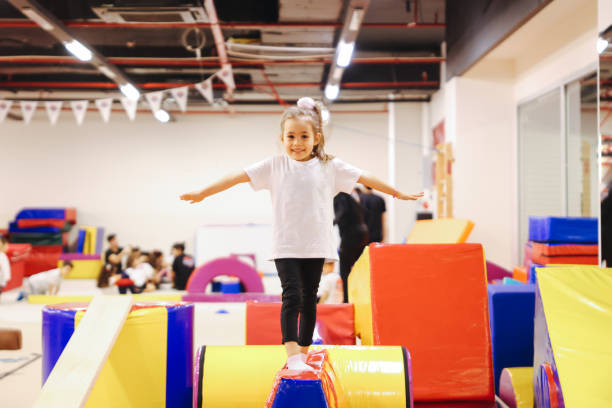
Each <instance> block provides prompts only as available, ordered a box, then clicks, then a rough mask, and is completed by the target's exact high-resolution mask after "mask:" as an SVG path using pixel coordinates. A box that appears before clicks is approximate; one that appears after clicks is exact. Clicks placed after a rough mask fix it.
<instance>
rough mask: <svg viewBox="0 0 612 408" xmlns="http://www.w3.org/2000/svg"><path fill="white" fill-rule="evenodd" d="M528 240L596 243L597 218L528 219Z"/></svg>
mask: <svg viewBox="0 0 612 408" xmlns="http://www.w3.org/2000/svg"><path fill="white" fill-rule="evenodd" d="M529 240H530V241H536V242H573V243H585V244H592V243H597V241H598V234H597V218H582V217H529Z"/></svg>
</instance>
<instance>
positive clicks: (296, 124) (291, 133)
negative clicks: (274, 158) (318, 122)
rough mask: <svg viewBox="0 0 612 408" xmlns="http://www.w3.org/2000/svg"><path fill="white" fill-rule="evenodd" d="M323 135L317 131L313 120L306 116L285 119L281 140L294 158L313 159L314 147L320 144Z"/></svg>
mask: <svg viewBox="0 0 612 408" xmlns="http://www.w3.org/2000/svg"><path fill="white" fill-rule="evenodd" d="M320 138H321V135H320V134H319V133H315V132H314V129H313V126H312V122H311V121H310V120H308V119H306V118H292V119H287V120H286V121H285V125H284V126H283V134H282V135H281V142H282V143H283V148H284V149H285V153H287V155H288V156H289V157H291V158H292V159H293V160H297V161H307V160H310V159H312V155H311V154H312V149H314V147H315V146H316V145H317V144H319V140H320Z"/></svg>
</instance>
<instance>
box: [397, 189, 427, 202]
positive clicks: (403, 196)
mask: <svg viewBox="0 0 612 408" xmlns="http://www.w3.org/2000/svg"><path fill="white" fill-rule="evenodd" d="M423 194H424V193H423V192H422V191H421V192H420V193H416V194H403V193H399V192H398V193H397V196H396V197H397V198H398V199H400V200H418V199H419V198H421V197H423Z"/></svg>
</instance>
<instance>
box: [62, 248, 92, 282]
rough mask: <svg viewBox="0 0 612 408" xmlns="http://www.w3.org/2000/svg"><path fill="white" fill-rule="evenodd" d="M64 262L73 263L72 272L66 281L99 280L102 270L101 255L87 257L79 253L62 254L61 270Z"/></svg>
mask: <svg viewBox="0 0 612 408" xmlns="http://www.w3.org/2000/svg"><path fill="white" fill-rule="evenodd" d="M64 261H71V262H72V270H71V271H70V273H69V274H68V276H66V279H97V278H98V275H99V274H100V270H101V269H102V256H101V255H85V254H79V253H73V254H68V253H64V254H61V255H60V257H59V263H58V265H57V266H58V267H59V268H61V266H62V265H63V263H64Z"/></svg>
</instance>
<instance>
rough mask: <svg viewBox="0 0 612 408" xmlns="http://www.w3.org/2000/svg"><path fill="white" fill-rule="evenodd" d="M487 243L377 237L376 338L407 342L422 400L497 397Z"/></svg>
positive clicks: (373, 255) (373, 250)
mask: <svg viewBox="0 0 612 408" xmlns="http://www.w3.org/2000/svg"><path fill="white" fill-rule="evenodd" d="M484 265H485V262H484V256H483V249H482V246H481V245H480V244H436V245H418V244H412V245H372V246H371V247H370V274H371V275H370V279H371V281H370V283H371V294H372V328H373V332H374V333H373V334H374V343H375V344H376V345H402V346H405V347H406V348H407V349H408V350H410V353H411V354H412V358H413V373H414V380H413V381H414V396H415V402H426V401H431V402H434V401H454V402H459V401H472V402H477V401H487V402H489V401H491V402H492V401H494V391H493V367H492V365H493V364H492V357H491V340H490V332H489V315H488V305H487V287H486V282H487V279H486V272H485V267H484Z"/></svg>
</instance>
